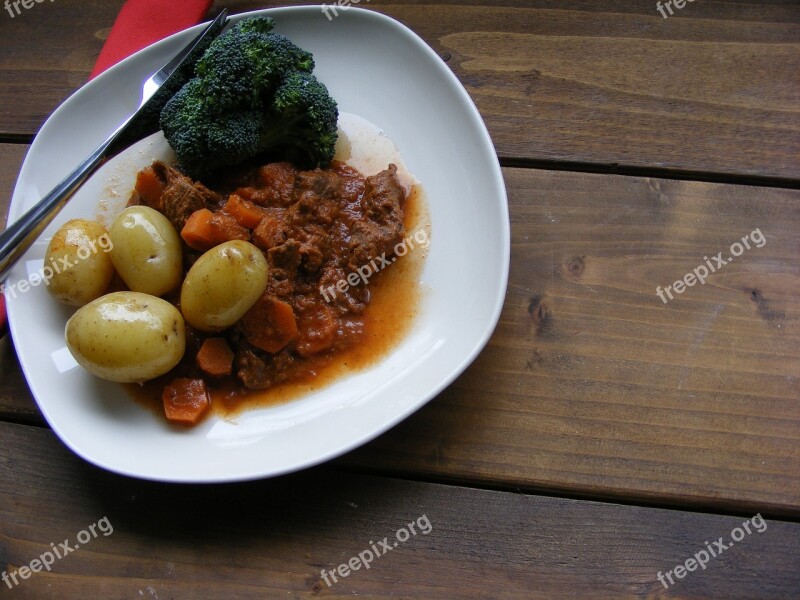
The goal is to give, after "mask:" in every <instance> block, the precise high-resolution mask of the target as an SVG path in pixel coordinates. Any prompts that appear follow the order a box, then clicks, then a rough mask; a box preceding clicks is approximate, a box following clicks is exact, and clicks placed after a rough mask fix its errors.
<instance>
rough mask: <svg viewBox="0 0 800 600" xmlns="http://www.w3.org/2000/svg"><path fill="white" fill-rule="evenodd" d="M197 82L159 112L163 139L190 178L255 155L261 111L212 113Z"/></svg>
mask: <svg viewBox="0 0 800 600" xmlns="http://www.w3.org/2000/svg"><path fill="white" fill-rule="evenodd" d="M201 83H202V82H201V81H200V80H199V79H193V80H192V81H190V82H189V83H187V84H186V85H185V86H184V87H183V88H182V89H181V90H180V91H179V92H178V93H177V94H175V96H173V97H172V99H171V100H170V101H169V102H167V104H166V106H164V110H163V111H162V112H161V128H162V129H163V131H164V136H165V137H166V138H167V141H169V144H170V146H172V149H173V150H175V154H176V155H177V156H178V162H179V163H180V165H181V167H183V169H184V170H185V171H186V172H187V173H188V174H190V175H192V176H194V177H199V176H200V174H201V173H203V172H206V171H209V170H211V171H213V170H216V169H219V168H221V167H225V166H232V165H236V164H239V163H241V162H243V161H245V160H247V159H248V158H250V157H252V156H254V155H255V154H257V153H258V150H259V146H258V144H259V139H260V136H259V133H260V131H261V129H262V118H263V117H262V112H263V111H261V110H235V111H230V112H228V113H224V114H221V115H216V114H214V113H213V112H211V111H209V109H208V106H207V105H206V104H205V103H204V101H203V94H202V90H201V87H202V86H201Z"/></svg>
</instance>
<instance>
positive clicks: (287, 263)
mask: <svg viewBox="0 0 800 600" xmlns="http://www.w3.org/2000/svg"><path fill="white" fill-rule="evenodd" d="M300 247H301V244H300V242H298V241H297V240H293V239H289V240H286V243H284V244H281V245H280V246H275V247H274V248H270V250H269V252H267V256H268V257H269V263H270V266H271V267H272V268H273V269H275V270H281V271H285V272H286V274H287V278H288V277H291V276H292V275H293V274H294V271H295V270H296V269H297V267H298V265H299V264H300Z"/></svg>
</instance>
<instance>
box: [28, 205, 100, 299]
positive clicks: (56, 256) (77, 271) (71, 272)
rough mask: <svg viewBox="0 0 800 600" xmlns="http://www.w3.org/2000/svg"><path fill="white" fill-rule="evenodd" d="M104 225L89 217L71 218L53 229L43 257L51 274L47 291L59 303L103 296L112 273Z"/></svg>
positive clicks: (45, 268)
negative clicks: (53, 231) (54, 230)
mask: <svg viewBox="0 0 800 600" xmlns="http://www.w3.org/2000/svg"><path fill="white" fill-rule="evenodd" d="M110 248H111V241H110V238H109V236H108V232H107V231H106V228H105V227H103V226H102V225H100V223H97V222H95V221H90V220H88V219H72V220H71V221H67V222H66V223H64V224H63V225H62V226H61V228H60V229H59V230H58V231H56V233H55V235H54V236H53V238H52V239H51V240H50V244H49V245H48V246H47V252H46V253H45V256H44V267H43V269H44V271H45V275H47V274H48V268H49V269H50V271H51V272H52V275H53V276H52V277H51V278H50V280H49V281H48V282H47V291H48V292H50V295H51V296H53V297H54V298H55V299H56V300H58V301H59V302H63V303H64V304H69V305H70V306H83V305H84V304H86V303H87V302H91V301H92V300H94V299H95V298H99V297H100V296H102V295H103V294H104V293H105V291H106V290H107V289H108V286H109V284H110V283H111V279H112V277H113V276H114V265H113V264H112V262H111V258H110V257H109V249H110Z"/></svg>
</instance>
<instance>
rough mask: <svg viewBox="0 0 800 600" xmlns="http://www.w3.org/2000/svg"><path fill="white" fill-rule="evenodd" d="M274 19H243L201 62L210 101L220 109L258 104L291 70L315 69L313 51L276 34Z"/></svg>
mask: <svg viewBox="0 0 800 600" xmlns="http://www.w3.org/2000/svg"><path fill="white" fill-rule="evenodd" d="M272 27H273V23H272V19H270V18H267V17H256V18H253V19H247V20H244V21H241V22H240V23H238V24H237V25H235V26H234V27H233V28H232V29H231V30H230V31H228V32H226V33H225V34H224V35H222V36H220V37H219V38H217V39H216V40H214V42H213V43H212V44H211V46H210V47H209V49H208V51H207V52H206V53H205V54H204V55H203V57H202V58H201V59H200V61H199V62H198V63H197V68H196V72H197V75H198V77H200V78H201V79H202V81H203V94H204V96H205V98H206V102H208V103H209V104H210V105H212V107H213V108H215V109H216V110H218V111H224V110H229V109H232V108H241V107H250V108H253V107H257V106H259V104H260V103H261V101H262V100H263V96H264V94H265V93H269V92H270V91H271V90H273V89H274V88H275V87H276V86H277V85H278V83H279V82H280V80H281V78H282V77H283V75H284V74H285V73H287V72H289V71H294V70H297V71H307V72H309V73H310V72H311V71H312V70H313V69H314V59H313V57H312V56H311V54H310V53H309V52H306V51H305V50H302V49H301V48H298V47H297V46H295V45H294V44H293V43H292V42H291V41H290V40H289V39H288V38H286V37H284V36H282V35H280V34H278V33H272V32H271V31H270V30H271V29H272Z"/></svg>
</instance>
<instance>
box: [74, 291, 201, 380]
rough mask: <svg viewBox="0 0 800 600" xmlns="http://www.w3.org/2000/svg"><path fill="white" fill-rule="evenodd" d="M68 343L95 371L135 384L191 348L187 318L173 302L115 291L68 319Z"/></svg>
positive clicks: (166, 367)
mask: <svg viewBox="0 0 800 600" xmlns="http://www.w3.org/2000/svg"><path fill="white" fill-rule="evenodd" d="M65 337H66V339H67V348H69V351H70V352H71V353H72V356H74V357H75V360H77V361H78V364H80V365H81V366H82V367H83V368H84V369H86V370H87V371H89V372H90V373H91V374H92V375H96V376H97V377H102V378H103V379H108V380H109V381H118V382H121V383H133V382H141V381H146V380H148V379H153V378H154V377H158V376H159V375H163V374H164V373H166V372H167V371H169V370H170V369H172V367H174V366H175V365H177V364H178V362H180V360H181V358H183V353H184V351H185V349H186V334H185V325H184V321H183V317H182V316H181V313H180V311H179V310H178V309H177V308H175V307H174V306H173V305H172V304H170V303H169V302H167V301H166V300H162V299H161V298H156V297H155V296H151V295H149V294H142V293H140V292H114V293H112V294H106V295H105V296H101V297H100V298H98V299H97V300H94V301H93V302H90V303H89V304H87V305H86V306H83V307H81V308H79V309H78V311H77V312H76V313H75V314H74V315H72V318H70V320H69V321H67V327H66V332H65Z"/></svg>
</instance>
